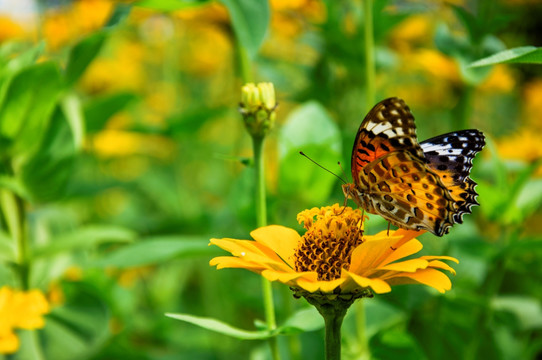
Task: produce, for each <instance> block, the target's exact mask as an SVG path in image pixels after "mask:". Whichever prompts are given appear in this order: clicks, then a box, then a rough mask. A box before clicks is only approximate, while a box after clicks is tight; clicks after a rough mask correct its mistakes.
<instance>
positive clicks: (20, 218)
mask: <svg viewBox="0 0 542 360" xmlns="http://www.w3.org/2000/svg"><path fill="white" fill-rule="evenodd" d="M0 204H1V208H2V212H3V214H4V218H5V220H6V224H7V227H8V230H9V233H10V235H11V238H12V239H13V240H14V241H15V246H16V261H17V265H18V269H17V270H18V276H19V280H20V283H21V288H22V289H23V290H28V289H29V284H30V279H29V274H30V262H29V259H28V258H29V256H28V244H27V239H26V236H25V227H26V214H25V210H24V203H23V201H22V199H21V198H20V197H18V196H17V195H15V194H14V193H13V192H11V191H9V190H5V189H4V190H0Z"/></svg>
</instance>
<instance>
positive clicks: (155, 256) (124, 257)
mask: <svg viewBox="0 0 542 360" xmlns="http://www.w3.org/2000/svg"><path fill="white" fill-rule="evenodd" d="M208 244H209V238H207V237H195V236H182V235H178V236H175V235H172V236H160V237H154V238H148V239H141V240H139V241H138V242H136V243H134V244H132V245H128V246H126V247H123V248H120V249H119V250H116V251H113V252H111V253H108V254H106V255H105V256H103V257H102V258H101V259H99V260H97V261H96V262H94V263H92V264H91V266H97V267H106V266H113V267H118V268H124V267H133V266H143V265H150V264H158V263H163V262H166V261H168V260H171V259H173V258H177V257H191V256H210V255H212V254H216V253H217V250H216V249H214V247H209V246H208Z"/></svg>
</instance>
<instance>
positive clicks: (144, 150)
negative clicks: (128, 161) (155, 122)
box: [92, 130, 176, 160]
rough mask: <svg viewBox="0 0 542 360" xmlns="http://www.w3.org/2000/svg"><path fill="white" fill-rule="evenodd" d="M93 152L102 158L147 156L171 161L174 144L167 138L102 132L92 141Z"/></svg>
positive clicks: (112, 131)
mask: <svg viewBox="0 0 542 360" xmlns="http://www.w3.org/2000/svg"><path fill="white" fill-rule="evenodd" d="M92 145H93V149H94V151H95V152H96V153H97V154H98V155H99V156H102V157H123V156H128V155H136V154H139V155H149V156H154V157H156V158H159V159H164V160H167V159H171V158H172V157H173V155H174V150H175V147H176V145H175V142H174V141H173V140H171V139H169V138H168V137H165V136H160V135H149V134H143V133H136V132H130V131H123V130H104V131H102V132H100V133H98V134H96V135H95V136H94V138H93V140H92Z"/></svg>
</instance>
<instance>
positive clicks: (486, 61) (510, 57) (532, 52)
mask: <svg viewBox="0 0 542 360" xmlns="http://www.w3.org/2000/svg"><path fill="white" fill-rule="evenodd" d="M515 63H522V64H542V48H540V47H535V46H522V47H517V48H513V49H509V50H504V51H501V52H498V53H496V54H493V55H491V56H488V57H486V58H483V59H480V60H477V61H475V62H473V63H471V64H470V66H471V67H479V66H488V65H495V64H515Z"/></svg>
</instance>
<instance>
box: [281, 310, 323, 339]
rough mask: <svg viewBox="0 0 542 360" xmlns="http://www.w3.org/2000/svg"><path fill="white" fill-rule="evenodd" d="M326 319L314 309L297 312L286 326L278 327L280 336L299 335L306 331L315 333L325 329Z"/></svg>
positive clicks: (287, 321)
mask: <svg viewBox="0 0 542 360" xmlns="http://www.w3.org/2000/svg"><path fill="white" fill-rule="evenodd" d="M324 325H325V324H324V319H323V318H322V315H320V313H318V310H316V308H314V307H312V306H311V307H310V308H305V309H301V310H298V311H296V312H295V313H294V314H293V315H292V316H290V317H289V318H288V319H287V320H286V321H285V322H284V324H282V325H280V326H279V327H278V332H279V333H280V334H285V335H287V334H297V333H301V332H306V331H315V330H319V329H322V328H323V327H324Z"/></svg>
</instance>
